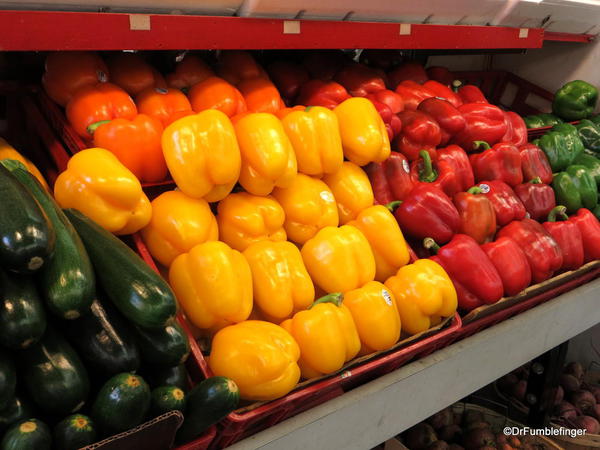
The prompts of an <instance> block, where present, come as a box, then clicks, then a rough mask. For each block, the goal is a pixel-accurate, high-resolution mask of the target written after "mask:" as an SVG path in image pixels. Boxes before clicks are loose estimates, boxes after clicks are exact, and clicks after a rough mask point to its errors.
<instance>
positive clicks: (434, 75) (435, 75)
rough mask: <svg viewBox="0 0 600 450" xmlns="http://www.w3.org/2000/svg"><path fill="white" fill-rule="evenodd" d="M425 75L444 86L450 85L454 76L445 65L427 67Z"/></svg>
mask: <svg viewBox="0 0 600 450" xmlns="http://www.w3.org/2000/svg"><path fill="white" fill-rule="evenodd" d="M427 76H428V77H429V79H430V80H435V81H439V82H440V83H442V84H443V85H445V86H450V85H451V84H452V82H453V81H454V79H455V77H454V75H453V74H452V72H450V70H449V69H448V68H447V67H443V66H431V67H428V68H427Z"/></svg>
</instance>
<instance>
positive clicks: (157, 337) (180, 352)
mask: <svg viewBox="0 0 600 450" xmlns="http://www.w3.org/2000/svg"><path fill="white" fill-rule="evenodd" d="M135 331H136V337H137V342H138V345H139V346H140V350H141V352H142V359H143V360H144V362H147V363H150V364H159V365H164V366H174V365H177V364H181V363H183V362H184V361H185V360H186V359H187V357H188V355H189V354H190V343H189V340H188V336H187V334H185V331H183V328H181V325H179V324H178V323H177V322H176V321H175V320H171V321H169V323H167V325H166V326H164V327H163V328H156V329H153V330H145V329H143V328H140V327H135Z"/></svg>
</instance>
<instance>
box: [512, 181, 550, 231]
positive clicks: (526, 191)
mask: <svg viewBox="0 0 600 450" xmlns="http://www.w3.org/2000/svg"><path fill="white" fill-rule="evenodd" d="M515 194H517V197H519V200H521V202H522V203H523V205H524V206H525V209H526V210H527V212H528V213H529V217H530V218H531V219H533V220H537V221H538V222H540V221H541V220H543V219H545V218H546V217H548V214H549V213H550V211H551V210H552V209H553V208H554V207H555V206H556V200H555V198H554V191H553V190H552V188H551V187H550V186H548V185H547V184H544V183H542V180H541V179H540V178H534V179H533V180H531V181H529V182H527V183H523V184H518V185H517V186H515Z"/></svg>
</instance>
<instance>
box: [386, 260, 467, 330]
mask: <svg viewBox="0 0 600 450" xmlns="http://www.w3.org/2000/svg"><path fill="white" fill-rule="evenodd" d="M384 284H385V287H386V288H388V289H389V290H390V291H391V293H392V294H393V295H394V297H395V299H396V305H397V306H398V312H399V313H400V322H401V323H402V331H404V332H405V333H408V334H411V335H412V334H417V333H420V332H422V331H426V330H428V329H429V328H431V327H432V326H433V325H434V320H435V318H439V317H451V316H452V315H453V314H454V313H455V312H456V307H457V303H458V302H457V296H456V289H454V285H453V284H452V281H451V280H450V277H449V276H448V274H447V273H446V271H445V270H444V269H443V267H442V266H441V265H439V264H438V263H436V262H434V261H431V260H429V259H419V260H417V261H415V262H414V263H413V264H408V265H406V266H404V267H402V268H400V270H398V273H396V275H394V276H392V277H390V278H388V279H387V280H386V282H385V283H384Z"/></svg>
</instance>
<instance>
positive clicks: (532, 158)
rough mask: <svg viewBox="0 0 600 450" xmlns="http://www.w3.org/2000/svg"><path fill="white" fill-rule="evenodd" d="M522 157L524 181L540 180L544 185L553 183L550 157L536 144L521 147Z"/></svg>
mask: <svg viewBox="0 0 600 450" xmlns="http://www.w3.org/2000/svg"><path fill="white" fill-rule="evenodd" d="M519 154H520V155H521V169H522V170H523V181H530V180H533V179H534V178H538V177H539V178H540V180H541V181H542V183H546V184H549V183H552V167H550V162H549V161H548V157H547V156H546V154H545V153H544V152H543V151H542V149H541V148H539V147H538V146H537V145H535V144H531V143H527V144H525V145H522V146H520V147H519Z"/></svg>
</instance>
